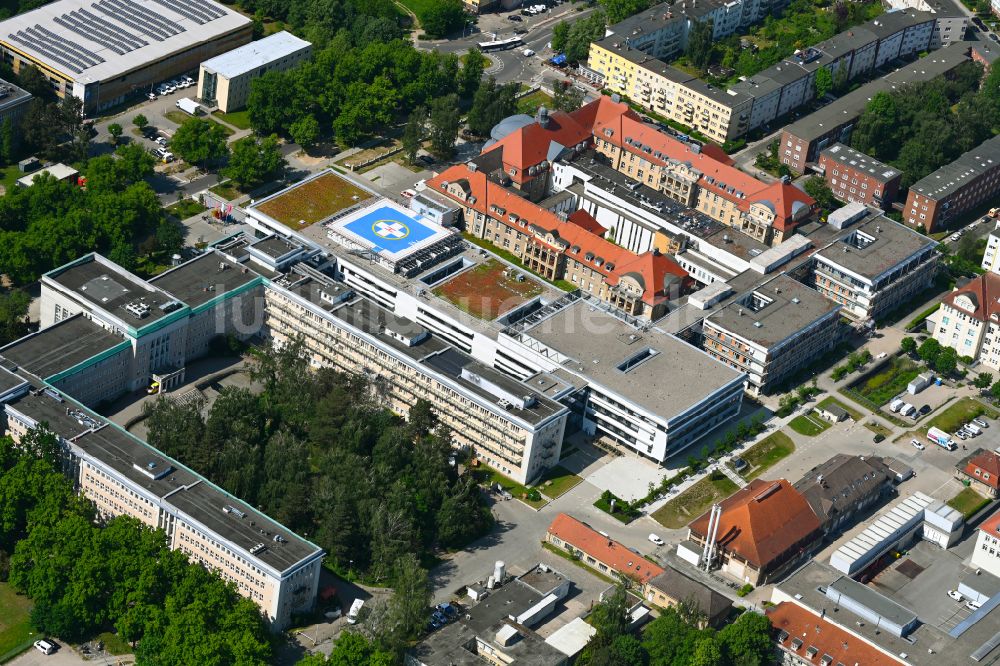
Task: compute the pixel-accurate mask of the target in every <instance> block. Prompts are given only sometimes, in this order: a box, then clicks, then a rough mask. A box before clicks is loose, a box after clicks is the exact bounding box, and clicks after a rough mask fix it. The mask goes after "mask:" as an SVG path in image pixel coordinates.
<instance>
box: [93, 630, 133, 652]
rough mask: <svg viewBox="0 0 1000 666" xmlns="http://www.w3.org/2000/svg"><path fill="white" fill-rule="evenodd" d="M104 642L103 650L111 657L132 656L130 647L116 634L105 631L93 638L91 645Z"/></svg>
mask: <svg viewBox="0 0 1000 666" xmlns="http://www.w3.org/2000/svg"><path fill="white" fill-rule="evenodd" d="M98 641H104V650H105V651H106V652H108V653H110V654H113V655H122V654H132V646H131V645H129V644H128V642H127V641H125V640H124V639H122V638H121V637H120V636H119V635H118V634H116V633H113V632H110V631H105V632H104V633H102V634H98V635H97V636H96V637H94V640H93V641H91V642H92V643H96V642H98Z"/></svg>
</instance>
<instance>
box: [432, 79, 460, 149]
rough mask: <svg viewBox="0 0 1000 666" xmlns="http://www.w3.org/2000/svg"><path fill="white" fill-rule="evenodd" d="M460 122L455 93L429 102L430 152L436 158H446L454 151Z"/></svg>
mask: <svg viewBox="0 0 1000 666" xmlns="http://www.w3.org/2000/svg"><path fill="white" fill-rule="evenodd" d="M460 124H461V117H460V115H459V110H458V98H457V97H456V96H455V95H453V94H452V95H448V96H446V97H441V98H438V99H436V100H434V101H433V102H431V106H430V111H429V114H428V125H429V135H430V152H431V154H433V155H434V156H435V157H437V158H438V159H441V160H446V159H449V158H450V157H451V156H452V155H453V154H454V153H455V142H456V141H457V140H458V128H459V125H460Z"/></svg>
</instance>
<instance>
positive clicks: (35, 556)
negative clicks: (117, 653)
mask: <svg viewBox="0 0 1000 666" xmlns="http://www.w3.org/2000/svg"><path fill="white" fill-rule="evenodd" d="M60 469H61V463H60V452H59V444H58V441H57V439H56V438H55V436H54V435H52V434H51V433H48V432H44V431H40V430H36V431H32V432H30V433H28V435H27V436H26V437H25V438H24V439H23V440H22V442H21V444H20V445H15V444H14V442H13V441H12V440H11V439H10V438H9V437H4V438H0V508H2V511H0V575H2V577H3V578H4V579H8V577H9V581H10V583H11V585H12V586H13V587H14V589H15V590H17V591H18V592H20V593H23V594H26V595H27V596H29V597H30V598H31V599H32V602H33V608H32V610H31V624H32V627H33V628H34V629H35V630H36V631H38V632H39V633H42V634H49V635H54V636H57V637H59V638H61V639H64V640H68V641H74V642H75V641H82V640H86V639H88V638H92V637H93V636H95V635H96V634H98V633H99V632H101V631H107V630H114V631H117V632H118V634H119V635H120V636H121V637H122V638H123V639H125V640H127V641H129V642H130V643H131V644H132V645H133V647H134V648H135V654H136V663H137V664H159V665H163V666H166V665H169V664H177V665H181V664H193V663H199V664H220V665H223V664H247V665H253V664H261V665H263V664H267V663H269V662H270V657H271V644H270V637H269V635H268V632H267V629H266V627H265V626H264V622H263V618H262V617H261V614H260V611H259V610H258V608H257V606H256V605H255V604H254V603H253V602H252V601H250V600H249V599H246V598H244V597H241V596H240V595H239V594H238V593H237V592H236V588H235V587H234V586H233V585H232V584H231V583H226V582H224V581H223V580H222V579H221V578H219V577H218V576H217V575H215V574H214V573H210V572H209V571H208V570H206V569H205V568H203V567H201V566H199V565H196V564H191V563H189V562H188V560H187V557H186V556H185V555H184V554H183V553H181V552H180V551H171V550H170V549H169V548H168V547H167V540H166V535H165V534H164V533H163V531H162V530H153V529H151V528H149V527H147V526H145V525H143V524H142V523H140V522H139V521H138V520H135V519H133V518H127V517H118V518H113V519H111V520H108V521H102V520H100V518H99V517H98V516H97V515H96V514H95V512H94V508H93V505H92V504H90V502H88V501H87V500H86V499H84V498H82V497H79V496H77V495H76V494H75V493H74V491H73V484H72V483H71V482H70V481H69V480H68V479H67V478H66V477H65V476H63V474H62V472H61V471H60Z"/></svg>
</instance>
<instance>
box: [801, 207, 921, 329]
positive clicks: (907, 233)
mask: <svg viewBox="0 0 1000 666" xmlns="http://www.w3.org/2000/svg"><path fill="white" fill-rule="evenodd" d="M935 246H936V243H935V241H934V240H933V239H932V238H928V237H927V236H922V235H920V234H918V233H916V232H914V231H911V230H910V229H907V228H906V227H904V226H903V225H901V224H897V223H896V222H893V221H892V220H890V219H889V218H887V217H883V216H881V215H879V216H875V217H874V218H870V219H868V221H866V222H864V223H863V224H861V225H860V226H859V227H857V228H856V229H854V230H853V231H850V232H849V233H848V234H846V235H845V236H843V237H842V238H840V239H838V240H836V241H834V242H833V243H831V244H830V245H828V246H826V247H824V248H822V249H821V250H819V251H818V252H816V253H815V254H814V255H813V261H814V262H815V263H814V265H813V282H814V285H815V287H816V290H817V291H819V293H821V294H823V295H824V296H826V297H827V298H829V299H830V300H832V301H833V302H835V303H840V304H841V305H842V306H843V307H842V308H841V313H843V314H844V315H846V316H848V317H850V318H852V319H856V320H865V319H874V320H876V321H877V320H879V319H880V318H881V317H883V316H884V315H886V314H888V313H889V312H891V311H892V310H893V309H894V308H896V307H898V306H899V305H901V304H902V303H904V302H905V301H906V300H907V299H909V298H910V297H911V296H913V295H914V294H916V293H918V292H920V291H922V290H924V289H926V288H927V287H928V286H929V285H930V283H931V280H933V278H934V273H935V271H936V270H937V259H938V252H937V250H936V249H935Z"/></svg>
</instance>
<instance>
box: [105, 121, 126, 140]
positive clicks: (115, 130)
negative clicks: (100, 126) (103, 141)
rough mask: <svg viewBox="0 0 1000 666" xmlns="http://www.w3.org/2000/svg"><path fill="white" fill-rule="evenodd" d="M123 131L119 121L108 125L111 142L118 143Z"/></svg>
mask: <svg viewBox="0 0 1000 666" xmlns="http://www.w3.org/2000/svg"><path fill="white" fill-rule="evenodd" d="M122 131H123V130H122V126H121V125H119V124H118V123H111V124H110V125H108V134H110V135H111V143H118V139H120V138H121V136H122Z"/></svg>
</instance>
